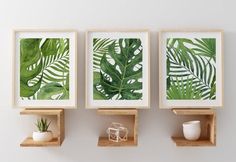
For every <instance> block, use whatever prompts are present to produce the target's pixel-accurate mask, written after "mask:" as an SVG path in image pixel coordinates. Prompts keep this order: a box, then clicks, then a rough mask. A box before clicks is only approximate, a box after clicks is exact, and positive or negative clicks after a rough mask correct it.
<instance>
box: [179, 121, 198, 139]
mask: <svg viewBox="0 0 236 162" xmlns="http://www.w3.org/2000/svg"><path fill="white" fill-rule="evenodd" d="M183 133H184V137H185V138H186V139H187V140H191V141H195V140H198V139H199V138H200V135H201V123H200V121H199V120H194V121H188V122H184V123H183Z"/></svg>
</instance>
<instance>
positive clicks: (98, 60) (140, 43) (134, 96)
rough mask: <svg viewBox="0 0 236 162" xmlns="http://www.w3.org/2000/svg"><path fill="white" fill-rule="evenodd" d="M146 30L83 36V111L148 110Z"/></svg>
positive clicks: (148, 83) (97, 32) (94, 33)
mask: <svg viewBox="0 0 236 162" xmlns="http://www.w3.org/2000/svg"><path fill="white" fill-rule="evenodd" d="M149 39H150V38H149V31H148V30H89V31H87V33H86V56H85V59H86V60H85V62H86V65H85V69H86V72H85V73H86V81H85V83H86V90H85V91H86V94H85V98H86V108H95V109H96V108H149V106H150V92H149V91H150V79H149V78H150V47H149V46H150V43H149Z"/></svg>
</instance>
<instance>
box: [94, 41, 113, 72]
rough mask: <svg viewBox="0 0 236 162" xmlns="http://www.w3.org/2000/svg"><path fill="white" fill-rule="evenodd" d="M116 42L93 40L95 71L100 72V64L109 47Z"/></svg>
mask: <svg viewBox="0 0 236 162" xmlns="http://www.w3.org/2000/svg"><path fill="white" fill-rule="evenodd" d="M114 42H115V40H112V39H109V38H105V39H102V38H94V39H93V68H94V70H98V71H99V70H100V62H101V59H102V57H103V55H104V54H106V53H108V47H109V45H111V44H112V43H114Z"/></svg>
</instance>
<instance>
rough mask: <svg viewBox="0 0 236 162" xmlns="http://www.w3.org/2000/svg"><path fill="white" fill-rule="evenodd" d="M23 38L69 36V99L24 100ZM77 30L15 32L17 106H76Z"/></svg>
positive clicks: (15, 93)
mask: <svg viewBox="0 0 236 162" xmlns="http://www.w3.org/2000/svg"><path fill="white" fill-rule="evenodd" d="M22 38H42V39H43V38H69V44H70V46H69V56H70V58H69V71H70V73H69V78H70V80H69V87H70V89H69V100H22V99H21V97H20V88H19V87H20V39H22ZM76 52H77V50H76V32H47V31H45V32H37V31H29V32H28V31H16V32H15V53H14V55H15V58H14V59H15V69H14V70H15V73H14V75H15V81H14V83H15V86H14V87H15V90H14V97H15V98H14V99H15V104H16V106H17V107H24V108H27V107H30V108H41V107H45V108H76V103H77V99H76V96H77V95H76V93H77V91H76V87H77V86H76V67H77V65H76V62H77V61H76V55H77V53H76Z"/></svg>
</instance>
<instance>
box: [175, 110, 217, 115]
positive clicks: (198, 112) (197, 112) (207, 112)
mask: <svg viewBox="0 0 236 162" xmlns="http://www.w3.org/2000/svg"><path fill="white" fill-rule="evenodd" d="M172 111H173V112H174V113H175V114H176V115H213V114H214V110H212V109H210V108H201V109H197V108H189V109H187V108H182V109H179V108H178V109H177V108H175V109H172Z"/></svg>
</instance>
